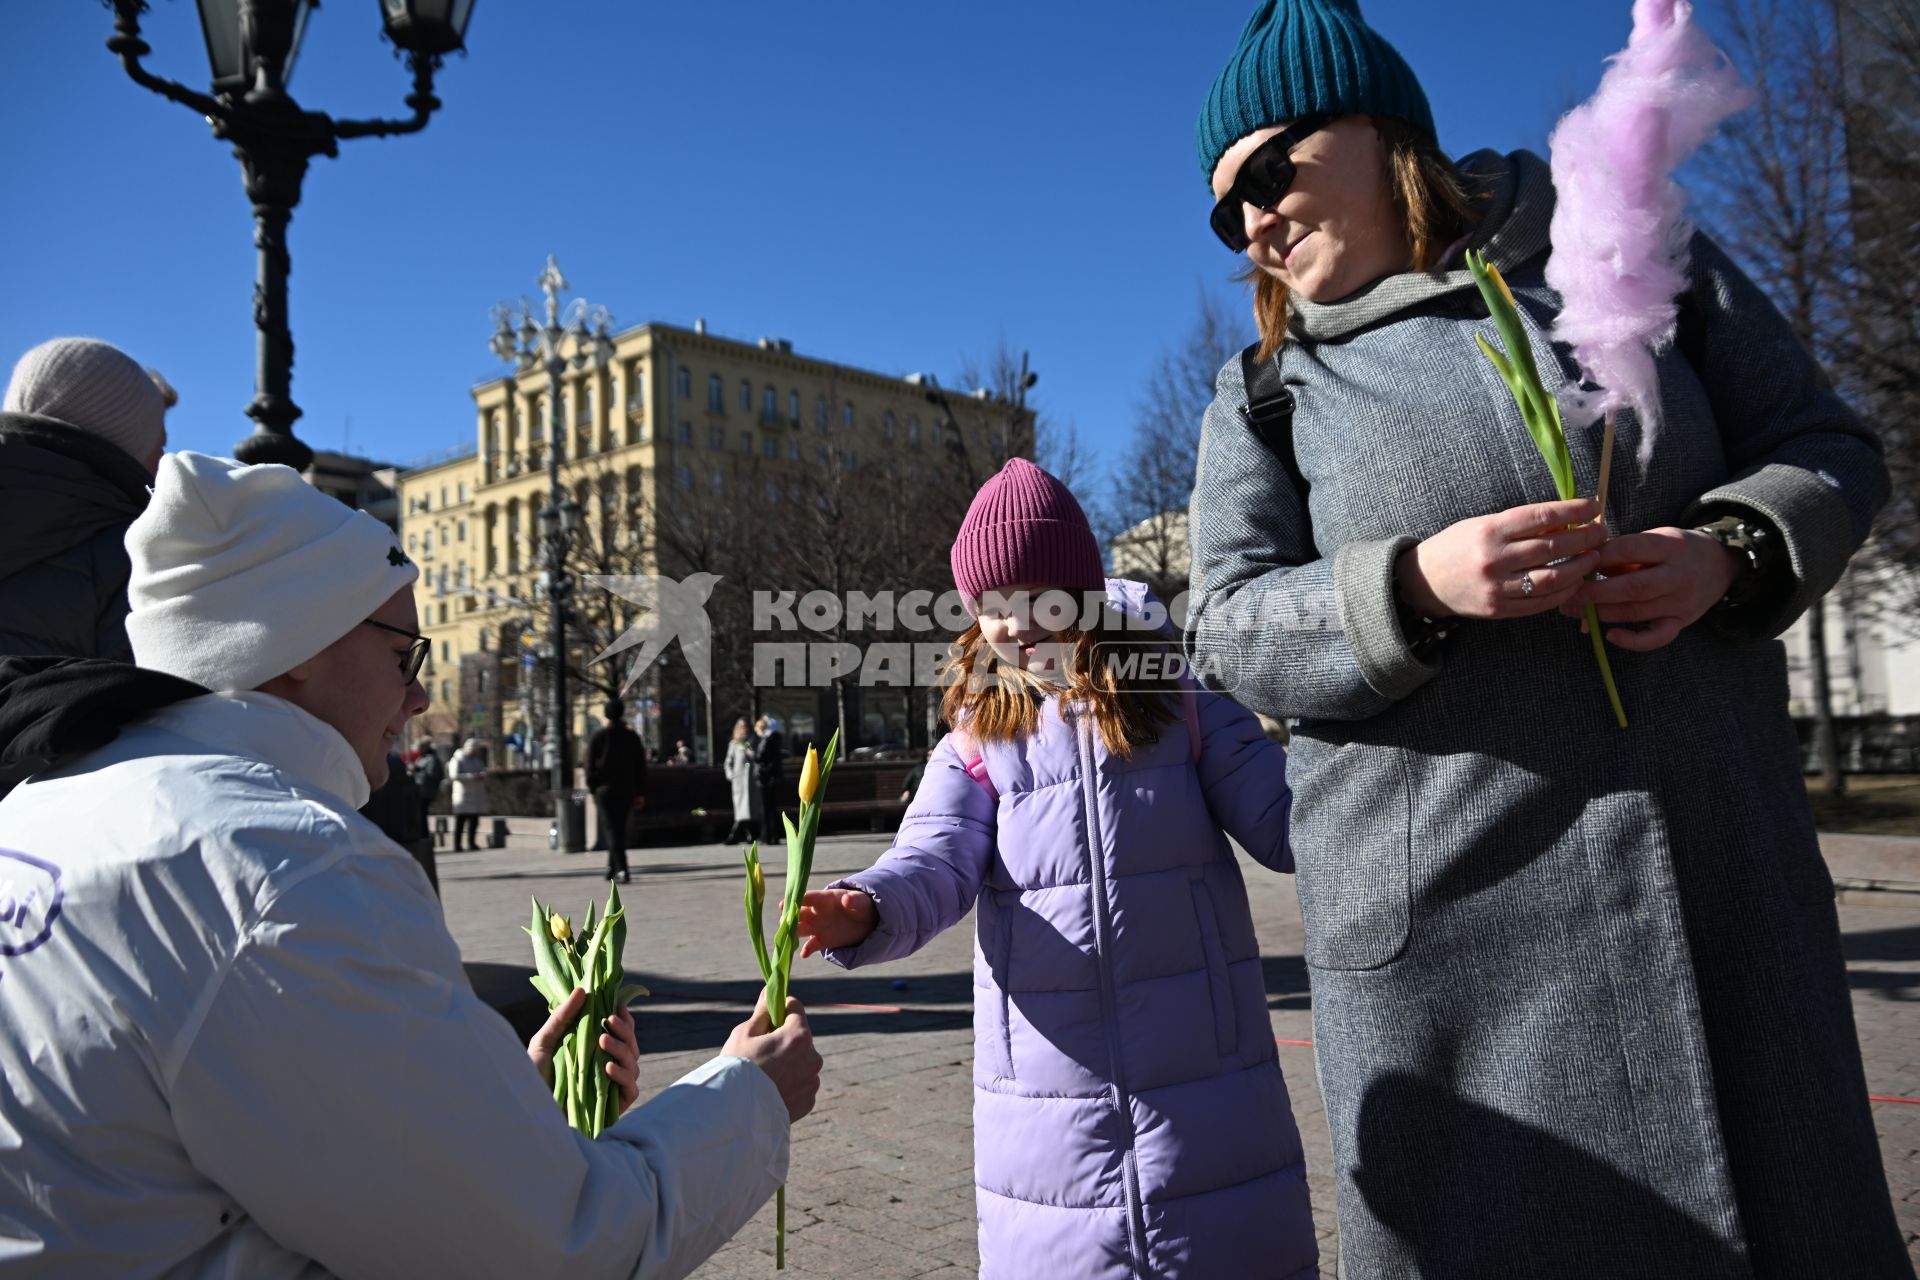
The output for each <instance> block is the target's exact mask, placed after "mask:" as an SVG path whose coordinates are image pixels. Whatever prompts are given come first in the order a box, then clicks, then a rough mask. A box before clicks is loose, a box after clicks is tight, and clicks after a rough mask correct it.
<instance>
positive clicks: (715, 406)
mask: <svg viewBox="0 0 1920 1280" xmlns="http://www.w3.org/2000/svg"><path fill="white" fill-rule="evenodd" d="M725 399H726V393H725V392H724V391H722V390H721V384H720V375H719V374H717V373H716V374H712V375H710V376H709V377H708V378H707V408H709V409H711V410H713V411H714V412H715V413H725V412H726V410H727V406H726V404H725V403H724V401H725Z"/></svg>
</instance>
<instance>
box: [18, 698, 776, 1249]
mask: <svg viewBox="0 0 1920 1280" xmlns="http://www.w3.org/2000/svg"><path fill="white" fill-rule="evenodd" d="M367 790H368V788H367V781H366V777H365V775H364V774H363V773H362V771H361V768H360V764H359V761H358V760H357V759H356V757H355V756H354V754H353V752H352V751H351V749H349V747H348V746H347V743H346V741H345V739H343V738H342V737H341V736H340V735H339V734H338V733H337V732H335V731H334V730H333V729H332V728H330V727H329V726H327V725H325V724H323V723H322V722H320V721H319V720H317V719H315V718H313V717H312V716H310V715H308V714H307V713H306V712H304V711H301V710H299V709H298V708H296V707H294V706H293V705H292V704H290V703H287V702H284V701H282V700H280V699H278V698H274V697H271V696H268V695H265V694H260V693H247V694H221V695H210V696H207V697H202V698H196V699H193V700H192V701H188V702H183V703H179V704H177V705H175V706H173V707H170V708H168V709H166V710H164V711H162V712H160V713H158V714H157V715H155V716H152V717H150V718H149V719H147V720H145V721H142V722H141V723H139V724H137V725H134V726H131V727H129V728H128V729H127V730H125V731H124V732H123V733H122V734H121V736H120V737H119V739H118V740H117V741H115V742H114V743H113V744H111V745H110V746H108V747H106V748H104V749H102V750H100V751H97V752H94V753H93V754H92V755H90V756H87V757H85V758H84V759H82V760H81V761H80V762H79V763H77V764H75V765H73V766H71V767H68V768H66V769H63V770H60V771H58V772H56V773H50V774H44V775H41V776H39V777H36V778H35V779H33V780H32V781H30V782H28V783H27V784H26V785H24V786H21V787H19V788H18V789H16V790H15V791H14V792H13V793H12V794H11V795H9V796H8V797H7V798H6V800H5V801H0V1074H3V1075H4V1083H3V1084H0V1274H4V1275H6V1276H8V1277H37V1276H59V1277H62V1280H87V1278H89V1277H114V1278H115V1280H119V1278H120V1277H135V1276H165V1277H214V1276H220V1277H245V1278H246V1280H274V1278H278V1277H295V1276H297V1277H302V1278H303V1280H304V1278H310V1277H318V1276H325V1275H329V1274H337V1275H341V1276H349V1277H357V1276H395V1277H401V1276H404V1277H442V1276H445V1277H483V1276H501V1277H514V1278H516V1280H518V1278H519V1277H533V1276H559V1275H566V1276H568V1277H581V1278H585V1277H602V1276H635V1277H647V1278H649V1280H651V1278H653V1277H669V1276H684V1275H685V1274H687V1273H688V1272H689V1271H691V1270H693V1269H694V1267H696V1266H698V1265H699V1263H700V1262H701V1261H702V1260H703V1259H705V1258H706V1257H707V1255H708V1254H710V1253H711V1252H712V1251H713V1250H714V1249H715V1248H717V1247H718V1246H719V1245H720V1244H721V1243H723V1242H724V1241H725V1240H727V1239H728V1238H729V1237H730V1236H732V1235H733V1233H734V1232H735V1231H737V1230H738V1229H739V1228H740V1227H741V1226H742V1225H744V1224H745V1223H746V1221H747V1219H748V1218H749V1217H750V1216H751V1215H752V1214H753V1212H754V1211H755V1210H756V1209H757V1208H758V1207H759V1206H760V1205H761V1204H762V1203H764V1202H765V1200H766V1199H767V1197H768V1196H770V1195H771V1194H772V1193H773V1190H774V1188H775V1187H776V1186H778V1185H779V1184H780V1182H781V1181H782V1180H783V1179H784V1178H785V1176H786V1169H787V1144H788V1123H787V1114H786V1108H785V1106H784V1105H783V1104H782V1102H781V1100H780V1096H779V1091H778V1090H777V1089H775V1088H774V1086H773V1083H772V1081H770V1080H769V1079H768V1078H767V1076H766V1075H765V1074H764V1073H763V1072H762V1071H760V1070H759V1069H758V1068H757V1067H755V1066H753V1065H752V1064H751V1063H748V1062H745V1061H743V1060H741V1059H739V1058H726V1057H721V1058H715V1059H714V1060H713V1061H711V1062H709V1063H707V1064H706V1065H705V1066H703V1067H701V1068H700V1069H699V1070H697V1071H695V1072H693V1073H692V1074H690V1075H688V1076H687V1077H686V1078H684V1079H682V1080H681V1081H679V1082H678V1083H676V1084H675V1085H673V1086H672V1087H670V1088H669V1089H667V1090H666V1091H665V1092H663V1093H661V1094H660V1095H659V1096H658V1097H656V1098H654V1099H653V1100H652V1101H651V1102H649V1103H647V1104H646V1105H644V1106H641V1107H637V1108H635V1109H634V1110H633V1111H631V1112H629V1113H628V1114H627V1115H626V1116H625V1117H624V1118H623V1119H621V1120H620V1121H619V1122H618V1123H617V1124H615V1125H614V1126H613V1127H611V1128H610V1129H608V1130H607V1132H606V1133H605V1134H603V1135H602V1136H601V1138H600V1139H599V1140H598V1141H588V1140H587V1139H585V1138H582V1137H580V1136H579V1135H578V1134H576V1133H575V1132H574V1131H573V1130H571V1129H569V1128H568V1127H567V1125H566V1123H565V1122H564V1121H563V1119H562V1118H561V1115H560V1111H559V1109H558V1108H557V1107H556V1106H555V1105H554V1102H553V1098H552V1096H551V1095H550V1094H549V1092H548V1091H547V1089H546V1088H545V1087H544V1086H543V1085H542V1084H541V1082H540V1078H539V1076H538V1074H537V1073H536V1072H535V1071H534V1070H533V1068H532V1067H531V1065H530V1064H529V1063H528V1061H527V1055H526V1049H525V1046H523V1045H521V1044H519V1043H518V1042H517V1041H516V1040H515V1039H514V1036H513V1034H512V1032H511V1031H509V1030H508V1028H507V1024H506V1023H505V1022H504V1021H503V1020H502V1019H501V1018H500V1017H499V1016H498V1015H497V1014H495V1013H494V1012H493V1011H492V1010H490V1009H488V1008H487V1007H486V1006H485V1005H483V1004H481V1003H480V1001H479V1000H478V999H476V998H475V996H474V994H473V991H472V989H471V987H470V986H469V985H468V983H467V980H466V977H465V975H464V973H463V971H462V970H461V967H460V955H459V952H458V951H457V950H456V949H455V947H454V943H453V939H452V938H451V937H449V936H448V934H447V930H446V926H445V924H444V922H443V921H442V918H441V915H440V908H439V904H438V902H437V901H436V900H435V898H434V895H433V892H432V891H431V890H430V889H429V888H428V885H427V881H426V877H425V876H424V875H423V874H422V873H421V871H420V868H419V866H418V865H417V864H416V863H415V862H414V861H413V859H412V858H410V857H408V856H407V854H406V853H405V852H403V851H402V850H401V849H400V848H399V847H398V846H396V845H394V844H392V843H390V842H389V841H388V840H387V839H386V838H385V837H384V836H382V835H381V834H380V832H379V831H378V830H376V829H375V828H374V826H373V825H372V824H371V823H369V822H367V821H366V820H365V819H363V818H361V817H360V816H359V815H358V814H356V813H355V812H354V810H355V809H356V808H357V807H358V806H359V805H360V804H363V803H364V802H365V801H366V799H367ZM518 923H519V921H517V920H515V921H502V922H501V927H502V928H512V927H514V926H515V925H517V924H518Z"/></svg>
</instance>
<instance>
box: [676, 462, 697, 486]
mask: <svg viewBox="0 0 1920 1280" xmlns="http://www.w3.org/2000/svg"><path fill="white" fill-rule="evenodd" d="M673 480H674V483H675V484H677V485H679V486H680V488H682V489H685V490H688V491H689V492H691V491H692V489H693V468H692V467H689V466H687V465H686V464H685V463H682V464H681V465H680V466H679V467H677V468H675V470H674V475H673Z"/></svg>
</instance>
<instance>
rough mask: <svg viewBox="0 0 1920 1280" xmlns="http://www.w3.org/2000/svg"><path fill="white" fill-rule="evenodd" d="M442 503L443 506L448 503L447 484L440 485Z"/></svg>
mask: <svg viewBox="0 0 1920 1280" xmlns="http://www.w3.org/2000/svg"><path fill="white" fill-rule="evenodd" d="M440 505H441V506H443V507H444V506H446V505H447V486H445V485H441V486H440Z"/></svg>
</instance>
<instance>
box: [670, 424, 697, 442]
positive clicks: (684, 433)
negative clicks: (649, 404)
mask: <svg viewBox="0 0 1920 1280" xmlns="http://www.w3.org/2000/svg"><path fill="white" fill-rule="evenodd" d="M673 438H674V440H675V441H677V442H678V443H680V444H692V443H693V424H692V423H691V422H683V423H681V424H680V426H679V427H678V428H677V429H676V430H675V431H674V436H673Z"/></svg>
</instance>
